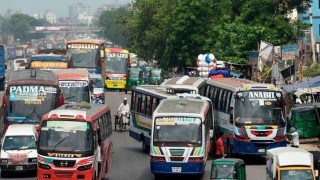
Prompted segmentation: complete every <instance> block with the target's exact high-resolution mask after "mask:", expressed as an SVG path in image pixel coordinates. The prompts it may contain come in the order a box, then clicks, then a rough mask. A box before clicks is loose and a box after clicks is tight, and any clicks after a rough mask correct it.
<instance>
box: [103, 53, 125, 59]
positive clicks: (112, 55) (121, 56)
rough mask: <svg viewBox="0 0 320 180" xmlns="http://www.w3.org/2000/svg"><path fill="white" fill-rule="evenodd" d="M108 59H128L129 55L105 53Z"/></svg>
mask: <svg viewBox="0 0 320 180" xmlns="http://www.w3.org/2000/svg"><path fill="white" fill-rule="evenodd" d="M107 57H108V58H114V57H117V58H129V54H124V53H107Z"/></svg>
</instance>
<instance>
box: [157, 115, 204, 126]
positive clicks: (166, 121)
mask: <svg viewBox="0 0 320 180" xmlns="http://www.w3.org/2000/svg"><path fill="white" fill-rule="evenodd" d="M200 123H201V120H200V118H195V117H160V118H157V119H156V125H179V124H180V125H189V124H200Z"/></svg>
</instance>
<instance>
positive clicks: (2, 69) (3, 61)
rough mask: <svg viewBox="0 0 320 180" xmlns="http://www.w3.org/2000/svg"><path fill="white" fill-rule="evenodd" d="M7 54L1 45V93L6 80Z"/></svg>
mask: <svg viewBox="0 0 320 180" xmlns="http://www.w3.org/2000/svg"><path fill="white" fill-rule="evenodd" d="M4 58H5V52H4V47H3V45H0V91H3V90H4V86H5V78H6V62H5V59H4Z"/></svg>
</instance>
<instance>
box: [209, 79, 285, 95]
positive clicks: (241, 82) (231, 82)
mask: <svg viewBox="0 0 320 180" xmlns="http://www.w3.org/2000/svg"><path fill="white" fill-rule="evenodd" d="M207 84H210V85H214V86H218V87H222V88H225V89H229V90H231V91H234V92H235V91H239V90H261V89H265V90H266V89H267V90H280V89H278V88H276V87H275V86H274V85H273V84H267V83H258V82H255V81H251V80H247V79H238V78H217V79H208V80H207Z"/></svg>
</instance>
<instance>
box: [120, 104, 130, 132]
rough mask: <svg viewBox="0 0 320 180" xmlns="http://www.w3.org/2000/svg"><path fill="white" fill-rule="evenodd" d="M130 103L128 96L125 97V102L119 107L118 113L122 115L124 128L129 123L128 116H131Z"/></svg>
mask: <svg viewBox="0 0 320 180" xmlns="http://www.w3.org/2000/svg"><path fill="white" fill-rule="evenodd" d="M129 111H130V109H129V104H128V103H127V98H124V99H123V103H121V104H120V106H119V108H118V113H117V114H118V115H119V116H120V115H122V123H123V124H124V129H126V125H127V124H128V123H129V120H128V116H129Z"/></svg>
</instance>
